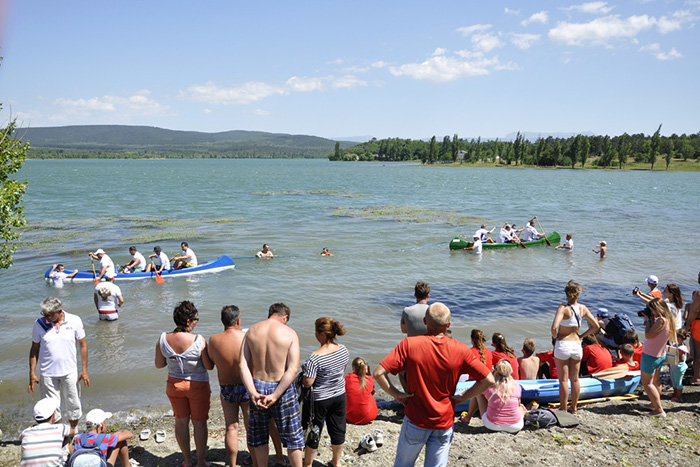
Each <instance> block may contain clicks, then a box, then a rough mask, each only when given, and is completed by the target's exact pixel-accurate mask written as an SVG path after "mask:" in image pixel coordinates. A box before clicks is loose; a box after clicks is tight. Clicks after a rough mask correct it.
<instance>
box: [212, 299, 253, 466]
mask: <svg viewBox="0 0 700 467" xmlns="http://www.w3.org/2000/svg"><path fill="white" fill-rule="evenodd" d="M221 323H222V324H223V325H224V332H221V333H219V334H215V335H213V336H211V337H210V338H209V347H208V349H209V356H210V357H211V359H212V361H213V362H214V365H215V366H216V371H217V373H218V375H219V386H220V387H221V407H222V408H223V410H224V419H225V420H226V439H225V444H226V457H227V458H228V465H232V466H233V465H236V457H237V455H238V409H239V408H240V409H241V411H242V412H243V424H244V425H245V430H246V433H248V417H249V413H248V409H249V405H250V404H249V401H250V396H249V395H248V392H247V391H246V389H245V386H243V382H242V381H241V372H240V367H239V364H240V361H239V359H240V355H241V344H242V343H243V337H245V332H243V331H241V329H240V328H241V312H240V310H239V309H238V307H237V306H234V305H229V306H225V307H223V308H222V309H221ZM252 456H253V453H252V451H251V457H252Z"/></svg>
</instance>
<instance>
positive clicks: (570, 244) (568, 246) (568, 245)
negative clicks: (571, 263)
mask: <svg viewBox="0 0 700 467" xmlns="http://www.w3.org/2000/svg"><path fill="white" fill-rule="evenodd" d="M554 249H555V250H567V251H571V250H573V249H574V236H573V235H571V234H570V233H568V234H566V241H565V242H564V243H562V244H561V245H557V246H555V247H554Z"/></svg>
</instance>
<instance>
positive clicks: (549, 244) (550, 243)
mask: <svg viewBox="0 0 700 467" xmlns="http://www.w3.org/2000/svg"><path fill="white" fill-rule="evenodd" d="M544 241H545V242H547V246H552V242H550V241H549V240H547V237H544Z"/></svg>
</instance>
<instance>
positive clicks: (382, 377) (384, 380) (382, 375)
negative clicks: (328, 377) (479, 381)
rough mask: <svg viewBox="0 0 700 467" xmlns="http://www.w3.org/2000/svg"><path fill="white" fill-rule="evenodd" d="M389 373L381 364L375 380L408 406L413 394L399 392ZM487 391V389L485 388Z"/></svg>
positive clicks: (375, 372)
mask: <svg viewBox="0 0 700 467" xmlns="http://www.w3.org/2000/svg"><path fill="white" fill-rule="evenodd" d="M388 374H389V372H388V371H387V370H386V368H384V367H383V366H382V365H381V364H379V365H377V367H376V368H375V369H374V373H373V376H374V379H375V381H376V382H377V384H379V386H380V387H381V388H382V389H383V390H384V392H386V393H387V394H389V395H390V396H391V397H393V398H394V399H396V400H397V401H398V402H400V403H402V404H404V405H406V402H408V399H410V398H411V397H413V394H406V393H405V392H402V391H399V390H398V389H396V387H395V386H394V385H393V384H391V381H390V380H389V378H388V377H387V375H388ZM484 390H485V388H484Z"/></svg>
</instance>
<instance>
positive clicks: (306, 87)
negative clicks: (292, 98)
mask: <svg viewBox="0 0 700 467" xmlns="http://www.w3.org/2000/svg"><path fill="white" fill-rule="evenodd" d="M325 80H326V78H318V77H314V78H306V77H304V78H299V77H297V76H292V77H291V78H289V79H288V80H287V82H286V83H284V84H285V85H286V86H287V87H288V88H289V89H290V90H291V91H295V92H311V91H320V90H322V89H323V88H324V84H323V83H324V81H325Z"/></svg>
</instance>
